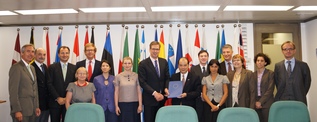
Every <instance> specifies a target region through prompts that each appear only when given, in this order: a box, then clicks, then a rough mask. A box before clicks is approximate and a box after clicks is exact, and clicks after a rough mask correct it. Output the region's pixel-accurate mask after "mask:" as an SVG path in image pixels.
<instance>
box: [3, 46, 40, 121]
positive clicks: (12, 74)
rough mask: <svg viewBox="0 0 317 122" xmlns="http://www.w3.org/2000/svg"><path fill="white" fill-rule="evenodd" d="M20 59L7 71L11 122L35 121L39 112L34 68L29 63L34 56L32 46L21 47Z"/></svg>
mask: <svg viewBox="0 0 317 122" xmlns="http://www.w3.org/2000/svg"><path fill="white" fill-rule="evenodd" d="M21 51H22V53H21V58H22V60H21V61H19V62H18V63H16V64H14V65H13V66H12V67H11V68H10V71H9V95H10V107H11V117H12V120H13V122H20V121H22V122H35V118H36V116H39V115H40V114H41V110H40V108H39V101H38V91H37V82H36V73H35V69H34V67H33V66H32V65H30V64H29V63H30V62H31V61H32V60H33V58H34V46H33V45H32V44H26V45H24V46H23V47H22V49H21Z"/></svg>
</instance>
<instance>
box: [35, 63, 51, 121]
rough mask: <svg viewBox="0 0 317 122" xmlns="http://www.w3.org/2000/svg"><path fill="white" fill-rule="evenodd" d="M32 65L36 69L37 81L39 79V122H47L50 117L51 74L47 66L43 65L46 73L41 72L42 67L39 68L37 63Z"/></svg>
mask: <svg viewBox="0 0 317 122" xmlns="http://www.w3.org/2000/svg"><path fill="white" fill-rule="evenodd" d="M31 65H32V66H33V67H34V69H35V72H36V79H37V86H38V96H39V106H40V110H41V115H40V117H38V119H39V120H38V121H40V122H47V121H48V116H49V106H48V101H49V91H48V87H47V81H48V80H49V74H48V70H47V66H46V65H45V64H44V63H43V64H42V65H43V67H44V73H45V74H44V73H43V72H42V70H41V67H39V66H38V65H37V64H36V61H34V62H33V63H31Z"/></svg>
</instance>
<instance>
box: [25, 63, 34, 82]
mask: <svg viewBox="0 0 317 122" xmlns="http://www.w3.org/2000/svg"><path fill="white" fill-rule="evenodd" d="M26 67H27V69H28V71H29V73H30V74H31V77H32V80H33V81H34V75H33V73H32V70H31V67H30V65H27V66H26Z"/></svg>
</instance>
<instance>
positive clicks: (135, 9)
mask: <svg viewBox="0 0 317 122" xmlns="http://www.w3.org/2000/svg"><path fill="white" fill-rule="evenodd" d="M79 10H80V11H82V12H84V13H102V12H146V10H145V8H144V7H109V8H79Z"/></svg>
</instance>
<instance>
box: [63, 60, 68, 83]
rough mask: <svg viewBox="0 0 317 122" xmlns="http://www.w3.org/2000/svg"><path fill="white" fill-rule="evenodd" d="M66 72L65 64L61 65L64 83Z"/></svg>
mask: <svg viewBox="0 0 317 122" xmlns="http://www.w3.org/2000/svg"><path fill="white" fill-rule="evenodd" d="M66 72H67V67H66V64H65V63H64V64H63V77H64V81H65V79H66Z"/></svg>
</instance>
